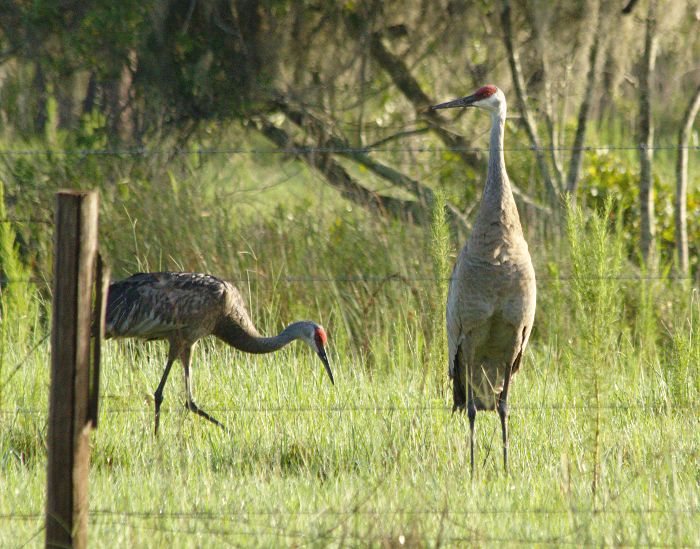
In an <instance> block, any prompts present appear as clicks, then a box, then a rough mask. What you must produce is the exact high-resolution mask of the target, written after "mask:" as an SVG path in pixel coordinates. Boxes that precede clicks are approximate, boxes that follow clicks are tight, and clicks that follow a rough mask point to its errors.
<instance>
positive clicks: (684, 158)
mask: <svg viewBox="0 0 700 549" xmlns="http://www.w3.org/2000/svg"><path fill="white" fill-rule="evenodd" d="M698 110H700V86H698V87H697V89H696V90H695V93H694V94H693V97H692V98H691V100H690V102H689V103H688V108H687V109H686V110H685V114H684V115H683V120H682V124H681V129H680V131H679V132H678V159H677V162H676V197H675V201H674V210H675V212H674V213H675V218H676V250H677V253H678V270H679V272H680V274H681V275H683V276H687V275H688V268H689V266H688V220H687V205H688V197H687V194H688V138H689V137H690V131H691V129H692V128H693V123H694V122H695V117H696V116H697V114H698Z"/></svg>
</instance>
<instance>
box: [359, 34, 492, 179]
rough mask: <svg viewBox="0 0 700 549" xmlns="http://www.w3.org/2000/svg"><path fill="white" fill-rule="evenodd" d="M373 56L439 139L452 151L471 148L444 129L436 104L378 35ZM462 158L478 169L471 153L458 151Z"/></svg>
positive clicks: (373, 40) (475, 156) (479, 163)
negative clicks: (433, 105)
mask: <svg viewBox="0 0 700 549" xmlns="http://www.w3.org/2000/svg"><path fill="white" fill-rule="evenodd" d="M370 53H371V55H372V58H373V59H374V60H375V61H376V62H377V63H378V64H379V66H380V67H382V69H384V70H385V71H386V73H387V74H388V75H389V76H390V77H391V80H392V81H393V82H394V84H395V85H396V87H397V88H398V89H399V90H400V91H401V93H403V95H404V96H405V97H406V99H408V100H409V101H410V102H411V104H412V105H413V108H414V109H415V111H416V114H419V115H421V116H424V117H425V118H426V119H427V120H428V121H429V122H430V124H431V127H432V128H433V130H434V131H435V133H436V135H437V136H438V138H439V139H440V140H441V141H442V142H443V143H444V144H445V145H446V146H447V147H449V148H451V149H466V148H467V147H468V144H467V143H466V142H465V140H464V138H463V137H462V136H460V135H457V134H455V133H453V132H450V131H448V130H446V129H445V128H444V126H445V125H446V122H445V120H444V118H443V117H442V116H441V115H440V114H439V113H438V112H436V111H429V110H428V106H430V105H431V104H433V103H434V101H432V100H431V99H430V98H429V97H428V95H427V94H426V93H425V92H424V91H423V89H422V88H421V87H420V84H418V81H417V80H416V79H415V78H414V77H413V75H412V74H411V71H410V70H409V68H408V67H407V66H406V63H404V61H403V59H401V58H400V57H397V56H396V55H394V54H393V53H391V52H390V51H389V50H388V49H387V48H386V47H385V46H384V44H383V43H382V35H381V33H379V32H376V33H374V34H373V35H372V37H371V39H370ZM456 152H457V154H458V155H459V156H460V158H461V159H462V160H463V161H464V162H465V163H466V164H467V165H469V166H472V167H475V168H476V167H479V166H480V165H481V162H480V160H479V157H478V156H477V155H476V154H475V153H473V152H470V151H465V150H457V151H456Z"/></svg>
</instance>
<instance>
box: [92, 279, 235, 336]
mask: <svg viewBox="0 0 700 549" xmlns="http://www.w3.org/2000/svg"><path fill="white" fill-rule="evenodd" d="M230 288H233V286H231V285H230V284H229V283H227V282H224V281H223V280H220V279H218V278H216V277H214V276H211V275H206V274H200V273H168V272H163V273H138V274H135V275H133V276H131V277H129V278H127V279H124V280H121V281H119V282H114V283H112V284H111V285H110V287H109V297H108V300H107V330H106V332H107V336H108V337H141V338H146V339H159V338H164V337H168V335H169V334H172V333H173V332H177V331H178V330H184V329H186V328H187V329H191V327H192V326H202V328H203V329H204V328H205V327H206V325H207V324H208V322H210V321H211V322H213V320H212V319H213V318H214V317H216V316H217V315H218V313H219V311H220V309H221V308H222V307H223V304H224V301H225V299H224V297H225V294H226V293H227V292H228V291H230Z"/></svg>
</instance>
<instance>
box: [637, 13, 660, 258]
mask: <svg viewBox="0 0 700 549" xmlns="http://www.w3.org/2000/svg"><path fill="white" fill-rule="evenodd" d="M656 45H657V40H656V0H649V9H648V11H647V19H646V31H645V34H644V54H643V57H642V67H641V75H640V78H639V168H640V180H639V200H640V216H641V219H640V221H641V234H640V248H641V251H642V258H643V260H644V262H645V263H646V265H647V267H648V268H649V269H651V270H652V271H653V270H655V268H656V250H655V245H654V235H655V227H654V226H655V221H654V186H653V177H652V175H653V174H652V158H653V152H654V151H653V145H654V126H653V121H652V115H651V82H650V81H651V76H652V74H653V73H654V64H655V61H656Z"/></svg>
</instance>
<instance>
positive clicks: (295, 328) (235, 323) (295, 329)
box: [214, 317, 302, 354]
mask: <svg viewBox="0 0 700 549" xmlns="http://www.w3.org/2000/svg"><path fill="white" fill-rule="evenodd" d="M246 320H248V319H243V322H241V319H233V318H228V317H225V318H222V319H221V320H220V321H219V322H218V323H217V325H216V327H215V328H214V335H215V336H216V337H218V338H219V339H221V340H222V341H225V342H226V343H228V344H229V345H231V346H232V347H235V348H236V349H239V350H241V351H244V352H246V353H256V354H261V353H272V352H274V351H277V350H278V349H281V348H282V347H284V346H285V345H287V344H288V343H291V342H292V341H294V340H295V339H299V338H300V337H301V327H302V323H301V322H295V323H293V324H290V325H289V326H287V327H286V328H285V329H284V330H282V331H281V332H280V333H279V334H278V335H276V336H272V337H263V336H261V335H260V334H259V333H258V331H257V330H256V329H255V327H254V326H253V324H252V322H250V321H248V322H246Z"/></svg>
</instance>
